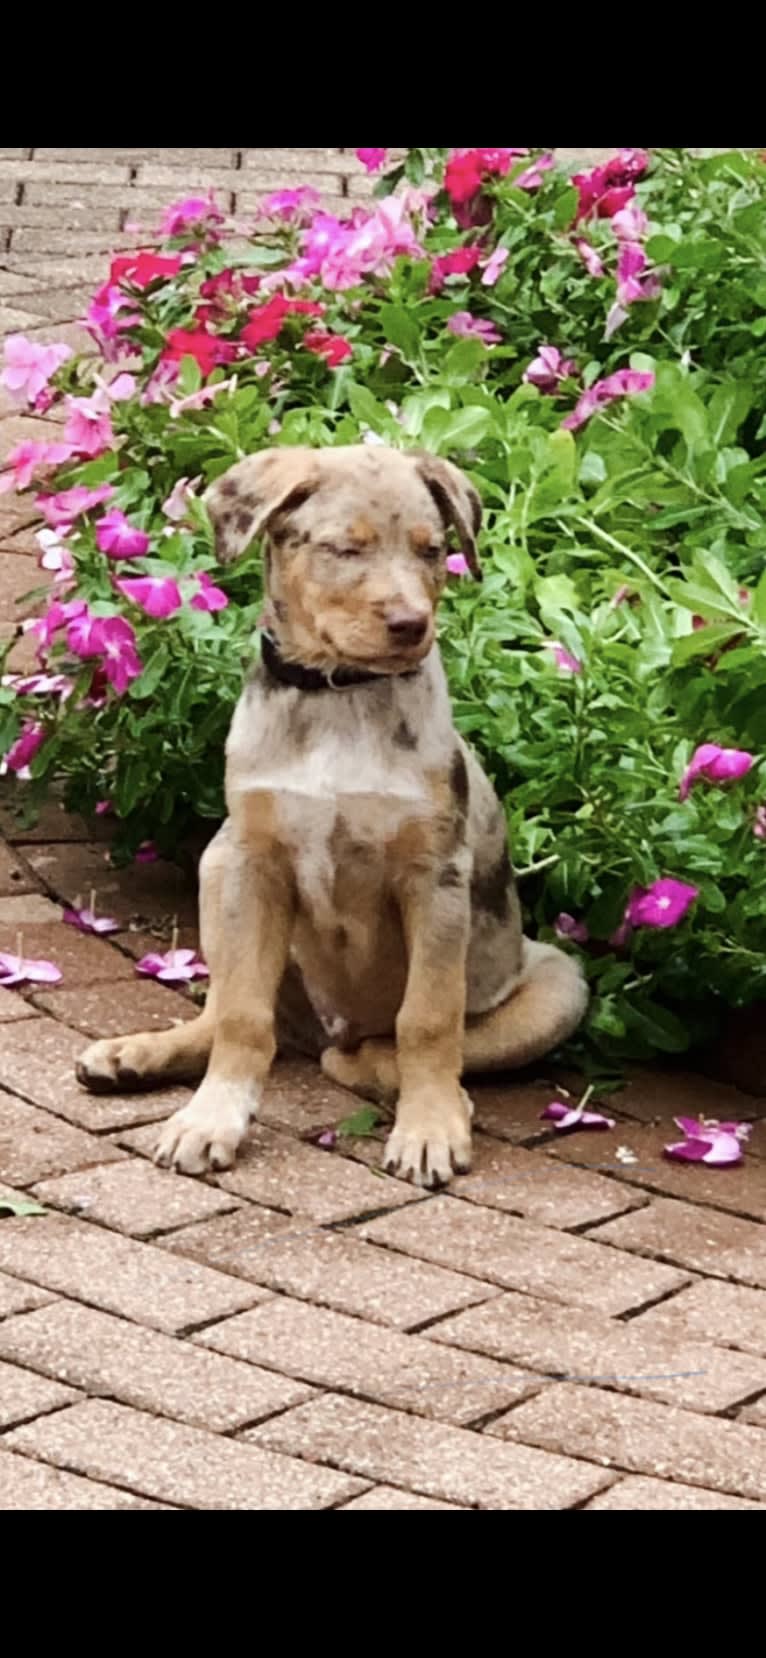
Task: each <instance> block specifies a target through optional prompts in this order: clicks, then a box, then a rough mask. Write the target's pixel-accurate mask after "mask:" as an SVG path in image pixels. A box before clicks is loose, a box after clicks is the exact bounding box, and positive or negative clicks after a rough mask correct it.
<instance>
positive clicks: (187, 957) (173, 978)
mask: <svg viewBox="0 0 766 1658" xmlns="http://www.w3.org/2000/svg"><path fill="white" fill-rule="evenodd" d="M136 972H137V973H142V974H143V975H144V977H146V978H150V979H161V980H162V983H163V984H187V983H188V982H189V981H190V980H191V979H206V978H208V977H209V974H208V969H207V968H206V966H205V963H204V961H200V958H199V956H198V955H197V954H196V952H195V951H194V950H168V951H167V953H166V954H165V955H164V956H163V955H159V954H153V955H149V956H142V958H141V960H140V961H138V962H136Z"/></svg>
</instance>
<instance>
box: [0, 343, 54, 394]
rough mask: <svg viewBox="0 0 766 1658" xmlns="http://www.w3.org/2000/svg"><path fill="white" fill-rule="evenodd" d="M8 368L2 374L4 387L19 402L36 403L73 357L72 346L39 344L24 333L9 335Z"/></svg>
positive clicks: (4, 352)
mask: <svg viewBox="0 0 766 1658" xmlns="http://www.w3.org/2000/svg"><path fill="white" fill-rule="evenodd" d="M3 355H4V357H5V368H4V369H3V372H2V374H0V386H4V387H5V390H6V391H7V392H9V393H10V395H11V397H12V398H13V400H14V402H16V403H34V402H35V401H36V399H37V398H38V397H40V395H41V393H42V392H44V391H45V390H46V388H47V385H48V381H49V380H50V378H51V375H52V374H56V372H57V371H58V369H60V368H61V365H62V363H65V362H66V361H67V359H68V358H69V357H71V355H72V348H71V346H68V345H35V343H34V341H33V340H28V339H27V338H26V336H25V335H24V334H9V335H8V337H7V339H6V340H5V344H4V347H3Z"/></svg>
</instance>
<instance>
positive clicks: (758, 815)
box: [753, 806, 766, 841]
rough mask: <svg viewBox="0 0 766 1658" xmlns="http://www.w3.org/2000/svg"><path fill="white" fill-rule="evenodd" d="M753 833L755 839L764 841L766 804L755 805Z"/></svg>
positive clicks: (765, 836) (765, 837)
mask: <svg viewBox="0 0 766 1658" xmlns="http://www.w3.org/2000/svg"><path fill="white" fill-rule="evenodd" d="M753 834H754V835H755V838H756V840H758V841H766V806H756V809H755V821H754V823H753Z"/></svg>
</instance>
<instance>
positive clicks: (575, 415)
mask: <svg viewBox="0 0 766 1658" xmlns="http://www.w3.org/2000/svg"><path fill="white" fill-rule="evenodd" d="M653 385H654V374H653V373H652V372H651V371H649V372H648V373H646V374H643V373H640V372H639V370H638V369H632V368H621V369H618V370H617V373H616V374H610V375H608V376H607V378H606V380H597V381H596V384H595V385H594V386H590V387H589V389H588V391H584V392H583V394H582V397H581V398H579V400H578V402H577V404H576V406H575V408H574V409H573V411H572V413H571V414H570V415H567V417H566V419H565V420H562V422H561V425H562V427H563V429H564V431H566V432H576V431H578V430H579V428H580V427H581V426H584V425H585V423H586V421H588V420H590V418H591V416H592V415H594V414H596V412H597V410H598V409H601V408H604V407H606V405H607V404H609V403H613V402H614V401H615V399H616V398H618V397H634V396H636V394H637V393H638V392H642V391H651V389H652V386H653Z"/></svg>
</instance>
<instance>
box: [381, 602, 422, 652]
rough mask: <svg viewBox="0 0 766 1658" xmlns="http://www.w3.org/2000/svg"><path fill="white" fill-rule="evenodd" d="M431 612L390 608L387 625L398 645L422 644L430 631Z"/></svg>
mask: <svg viewBox="0 0 766 1658" xmlns="http://www.w3.org/2000/svg"><path fill="white" fill-rule="evenodd" d="M428 623H429V614H428V611H426V610H407V609H405V607H404V606H403V605H402V607H401V608H400V609H399V610H389V612H388V615H387V616H386V626H387V627H388V631H389V633H390V635H391V638H392V639H393V641H394V644H396V645H420V644H421V643H422V641H423V640H424V639H425V636H426V633H427V632H428Z"/></svg>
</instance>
